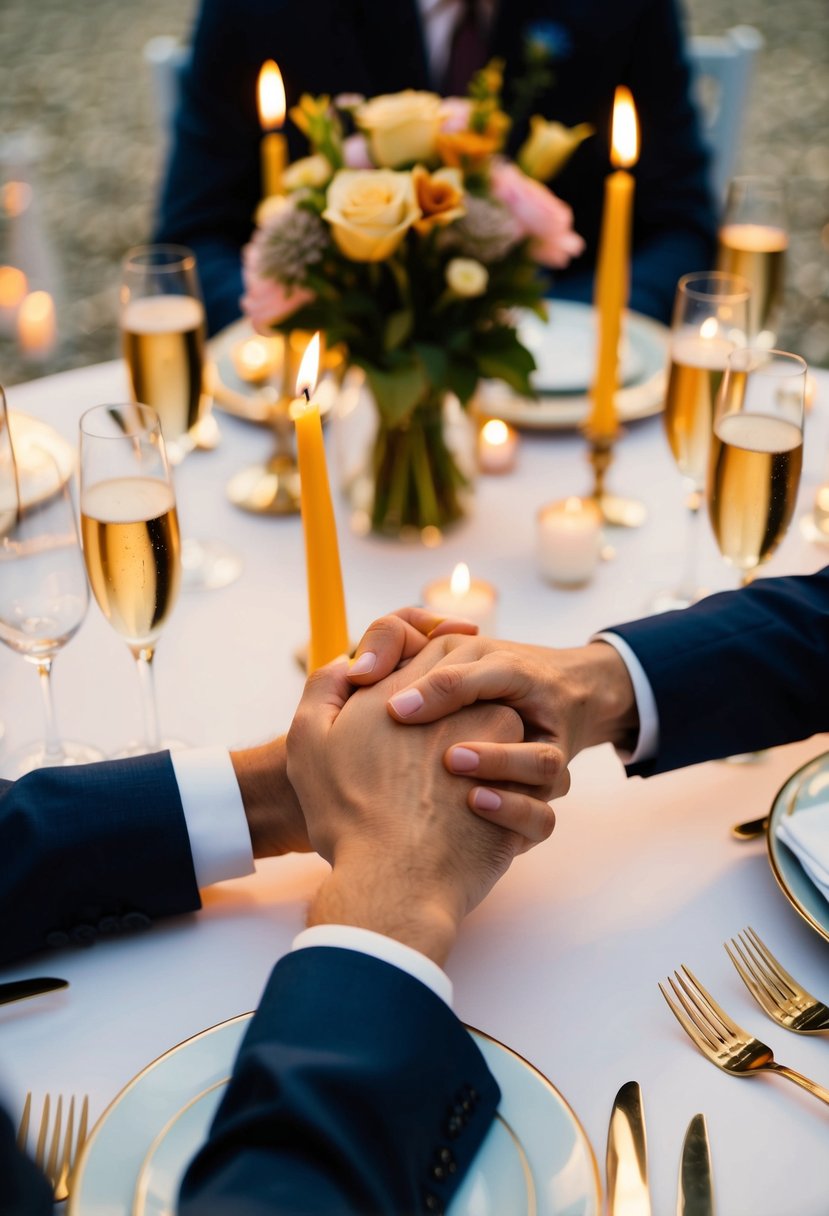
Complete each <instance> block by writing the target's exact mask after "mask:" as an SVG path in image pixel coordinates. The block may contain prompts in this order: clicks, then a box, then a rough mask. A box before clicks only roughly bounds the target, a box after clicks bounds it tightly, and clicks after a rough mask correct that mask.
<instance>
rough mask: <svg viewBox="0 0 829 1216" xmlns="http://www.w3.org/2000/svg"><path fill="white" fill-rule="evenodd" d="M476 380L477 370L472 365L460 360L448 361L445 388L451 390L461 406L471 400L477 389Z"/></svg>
mask: <svg viewBox="0 0 829 1216" xmlns="http://www.w3.org/2000/svg"><path fill="white" fill-rule="evenodd" d="M478 378H479V372H478V368H476V367H475V365H474V364H473V363H467V362H465V361H463V360H461V359H451V360H450V361H449V365H448V369H447V375H446V387H447V388H449V389H451V390H452V392H453V393H454V394H455V396H456V397H457V398H458V400H459V401H460V403H461V405H466V404H467V402H468V401H469V400H470V399H471V397H472V394H473V393H474V392H475V389H476V388H477V385H478Z"/></svg>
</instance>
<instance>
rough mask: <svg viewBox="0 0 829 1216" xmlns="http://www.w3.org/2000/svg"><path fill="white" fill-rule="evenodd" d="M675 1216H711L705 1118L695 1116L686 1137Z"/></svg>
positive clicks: (711, 1190)
mask: <svg viewBox="0 0 829 1216" xmlns="http://www.w3.org/2000/svg"><path fill="white" fill-rule="evenodd" d="M676 1216H714V1189H713V1181H712V1176H711V1150H710V1148H709V1146H708V1128H707V1127H706V1126H705V1115H694V1117H693V1119H692V1120H691V1122H690V1123H689V1124H688V1130H687V1132H686V1133H685V1141H684V1143H683V1145H682V1160H681V1162H680V1165H679V1192H678V1194H677V1197H676Z"/></svg>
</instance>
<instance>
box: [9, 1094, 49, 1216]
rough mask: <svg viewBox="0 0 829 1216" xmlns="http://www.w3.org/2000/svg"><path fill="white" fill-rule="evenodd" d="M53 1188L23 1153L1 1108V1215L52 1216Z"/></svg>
mask: <svg viewBox="0 0 829 1216" xmlns="http://www.w3.org/2000/svg"><path fill="white" fill-rule="evenodd" d="M53 1212H54V1204H53V1202H52V1188H51V1187H50V1186H49V1183H48V1182H47V1181H46V1179H45V1178H44V1176H43V1175H42V1174H41V1172H40V1170H39V1169H38V1168H37V1167H36V1166H35V1164H34V1162H33V1161H30V1160H29V1158H28V1157H26V1156H24V1154H23V1153H21V1152H20V1151H19V1150H18V1148H17V1145H16V1144H15V1139H14V1128H13V1127H12V1124H11V1121H10V1120H9V1117H8V1115H7V1114H6V1112H5V1111H4V1110H2V1109H0V1216H52V1213H53Z"/></svg>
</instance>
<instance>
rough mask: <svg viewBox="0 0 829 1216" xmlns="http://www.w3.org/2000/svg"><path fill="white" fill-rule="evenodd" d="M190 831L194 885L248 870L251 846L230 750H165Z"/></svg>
mask: <svg viewBox="0 0 829 1216" xmlns="http://www.w3.org/2000/svg"><path fill="white" fill-rule="evenodd" d="M170 759H171V760H172V762H173V771H174V772H175V775H176V781H177V782H178V792H179V795H180V797H181V805H182V809H183V810H184V820H185V823H186V824H187V832H188V835H189V836H190V851H191V852H192V854H193V869H194V870H195V872H196V884H197V885H198V886H199V887H209V886H210V884H211V883H214V882H223V881H224V880H225V879H227V878H242V877H243V875H245V874H252V873H253V848H252V846H251V843H250V830H249V828H248V821H247V818H246V816H245V808H244V804H243V803H242V794H241V791H240V789H239V782H238V781H237V780H236V773H235V772H234V769H233V764H232V763H231V760H230V753H229V752H228V751H227V750H226V749H225V748H223V747H199V748H187V749H185V750H183V751H177V752H170Z"/></svg>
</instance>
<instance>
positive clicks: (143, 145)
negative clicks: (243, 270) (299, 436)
mask: <svg viewBox="0 0 829 1216" xmlns="http://www.w3.org/2000/svg"><path fill="white" fill-rule="evenodd" d="M622 2H623V0H622ZM0 7H2V14H0V73H2V89H0V136H3V135H8V133H10V132H14V131H19V130H21V129H26V128H29V129H34V130H36V131H37V133H38V139H39V142H40V146H41V153H40V159H39V162H38V164H37V166H36V171H35V185H36V203H37V219H38V221H39V223H38V226H39V228H40V231H41V233H42V234H43V235H44V236H45V237H46V239H47V242H48V248H47V249H46V250H45V252H44V256H45V257H46V258H47V259H48V260H49V261H50V263H51V271H50V273H51V274H52V276H53V281H54V282H56V283H57V284H58V292H57V294H58V302H59V322H60V334H61V343H60V346H59V348H58V350H57V352H56V353H55V355H54V357H53V358H52V359H51V360H50V361H49V362H48V363H47V364H46V365H43V364H31V363H26V362H25V361H23V360H22V359H21V358H20V356H19V355H18V354H17V351H16V349H15V346H14V344H13V343H12V342H11V341H9V340H8V339H7V338H3V337H2V336H0V379H3V380H5V382H6V383H14V382H15V381H19V380H23V379H27V378H29V377H31V376H34V375H40V374H43V372H44V371H47V370H57V369H60V368H64V367H74V366H79V365H81V364H84V363H88V362H95V361H98V360H101V359H105V358H109V357H112V356H113V355H114V354H115V353H116V352H117V333H116V328H115V324H114V318H115V313H116V288H117V281H118V265H119V261H120V258H121V256H122V254H123V252H124V250H125V249H126V248H127V247H128V246H130V245H133V244H136V243H138V242H140V241H142V240H144V239H146V237H147V235H148V232H149V226H150V222H151V220H150V217H151V209H152V199H153V196H154V191H155V185H156V182H157V177H158V168H159V167H158V163H157V159H158V154H157V141H156V133H155V129H154V126H153V114H152V104H151V98H150V92H149V82H148V75H147V70H146V68H145V66H144V64H143V62H142V58H141V48H142V47H143V45H144V43H145V42H146V40H147V39H148V38H150V37H152V36H153V35H156V34H160V33H170V34H184V33H185V32H186V30H187V29H188V28H189V24H190V20H191V12H192V7H193V6H192V4H191V0H141V3H139V4H134V3H125V2H124V0H72V3H71V5H67V4H66V0H38V3H37V4H34V3H32V0H2V3H1V5H0ZM686 11H687V14H688V23H689V26H690V28H691V30H693V31H694V32H699V33H702V32H704V33H719V32H722V31H724V30H726V29H728V28H729V27H730V26H732V25H737V24H750V25H755V26H757V27H758V28H759V29H760V30H761V31H762V33H763V34H764V36H765V39H766V48H765V50H764V52H763V53H762V55H761V58H760V63H759V67H758V71H757V74H756V77H755V83H754V89H753V94H752V104H751V112H750V115H749V118H748V122H747V130H746V137H745V142H744V148H743V155H742V161H741V165H740V168H741V169H742V170H743V171H744V172H772V173H776V174H780V175H785V177H786V178H787V179H788V182H789V186H790V208H791V231H792V244H791V257H790V260H789V270H788V291H787V299H786V314H785V329H784V333H783V335H782V338H781V340H782V343H783V344H785V345H786V346H787V347H788V349H792V350H796V351H798V352H800V353H801V354H803V355H804V356H805V357H806V358H807V359H809V360H810V361H811V362H813V363H815V364H822V365H824V366H829V142H828V141H827V115H829V70H827V69H829V6H827V5H826V3H825V0H788V3H786V4H781V3H779V2H777V3H773V2H772V0H742V2H738V0H690V3H689V4H688V6H687V9H686ZM1 168H2V166H0V169H1ZM0 225H3V226H2V227H0V262H2V261H3V260H4V251H6V250H7V247H8V243H9V240H10V237H11V235H13V234H12V232H11V228H12V225H10V223H9V221H8V220H6V221H5V222H4V221H3V220H2V219H0ZM5 256H6V257H7V256H8V253H7V252H5Z"/></svg>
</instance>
